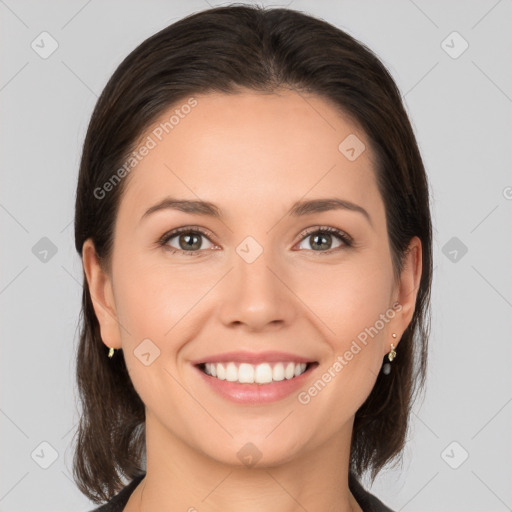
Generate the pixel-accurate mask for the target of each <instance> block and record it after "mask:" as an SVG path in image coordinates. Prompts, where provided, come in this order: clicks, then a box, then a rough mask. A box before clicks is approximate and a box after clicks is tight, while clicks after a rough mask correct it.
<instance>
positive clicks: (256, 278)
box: [219, 250, 297, 331]
mask: <svg viewBox="0 0 512 512" xmlns="http://www.w3.org/2000/svg"><path fill="white" fill-rule="evenodd" d="M267 252H269V251H265V250H264V251H263V253H262V254H261V255H260V256H259V257H258V258H257V259H256V260H255V261H253V262H252V263H248V262H247V261H245V260H244V259H243V258H241V257H239V256H238V254H236V255H235V257H234V258H233V264H234V268H233V269H232V270H231V272H229V274H228V276H226V279H225V280H224V283H223V290H222V291H223V296H222V299H221V305H220V309H219V311H220V318H221V320H222V322H223V323H224V324H225V325H226V326H232V325H244V326H245V327H246V328H247V329H248V330H249V331H261V330H265V329H268V328H271V329H272V328H277V327H279V326H281V327H282V326H284V325H289V324H290V323H291V322H293V319H294V318H295V316H296V314H297V306H296V302H297V299H296V298H295V295H294V294H293V291H292V290H291V289H290V284H289V283H287V279H286V276H285V274H286V273H285V272H284V271H283V269H282V268H281V269H280V268H279V266H278V265H277V264H276V263H275V262H272V261H271V259H270V258H269V257H267Z"/></svg>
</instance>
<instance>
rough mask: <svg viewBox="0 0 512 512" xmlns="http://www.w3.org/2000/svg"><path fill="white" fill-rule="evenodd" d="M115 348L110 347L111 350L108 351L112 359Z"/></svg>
mask: <svg viewBox="0 0 512 512" xmlns="http://www.w3.org/2000/svg"><path fill="white" fill-rule="evenodd" d="M114 350H115V349H114V347H110V350H109V351H108V357H110V358H111V357H112V356H113V355H114Z"/></svg>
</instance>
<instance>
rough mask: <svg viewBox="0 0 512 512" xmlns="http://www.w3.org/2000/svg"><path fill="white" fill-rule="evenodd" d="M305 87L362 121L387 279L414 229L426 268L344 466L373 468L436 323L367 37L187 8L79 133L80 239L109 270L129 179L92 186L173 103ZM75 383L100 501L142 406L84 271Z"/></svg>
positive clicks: (141, 441) (83, 445)
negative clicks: (384, 237)
mask: <svg viewBox="0 0 512 512" xmlns="http://www.w3.org/2000/svg"><path fill="white" fill-rule="evenodd" d="M284 87H287V88H290V89H293V90H295V91H297V92H304V93H313V94H316V95H319V96H320V97H322V98H324V99H325V100H328V101H330V103H331V104H332V105H334V106H335V107H336V108H338V109H339V111H340V112H343V113H344V115H348V116H350V118H351V119H352V120H353V121H354V122H355V123H357V124H358V126H359V127H361V128H362V130H363V131H364V133H365V134H366V135H367V137H368V140H369V142H370V144H371V147H372V150H373V152H374V154H375V155H376V169H375V172H376V176H377V183H378V187H379V191H380V193H381V195H382V198H383V201H384V204H385V209H386V222H387V229H388V235H389V242H390V247H391V253H392V259H393V268H394V272H395V277H398V276H400V272H401V271H402V268H403V267H402V265H403V259H404V256H405V253H406V250H407V247H408V244H409V242H410V240H411V238H412V237H414V236H418V237H419V238H420V239H421V242H422V260H423V272H422V276H421V281H420V284H419V290H418V293H417V298H416V309H415V312H414V315H413V318H412V320H411V323H410V324H409V326H408V327H407V329H406V330H405V332H404V333H403V336H402V339H401V342H400V345H399V349H398V357H397V358H396V360H395V361H393V363H392V371H391V373H390V374H389V375H384V374H383V373H382V372H381V373H380V374H379V376H378V377H377V381H376V384H375V386H374V388H373V390H372V391H371V393H370V395H369V396H368V398H367V400H366V401H365V402H364V404H363V405H362V406H361V407H360V408H359V410H358V411H357V413H356V415H355V421H354V430H353V437H352V445H351V456H350V469H351V470H352V471H354V472H355V474H356V475H357V476H361V475H362V473H363V472H365V471H368V470H369V471H371V478H372V480H373V479H374V478H375V476H376V474H377V473H378V471H380V470H381V469H382V467H383V466H384V465H385V464H387V463H389V462H390V461H392V460H395V459H397V458H399V456H400V455H401V453H402V450H403V447H404V444H405V438H406V434H407V429H408V421H409V414H410V409H411V406H412V402H413V400H414V399H415V396H416V392H417V391H418V390H420V389H422V388H423V387H424V383H425V374H426V363H427V343H428V337H429V330H430V311H429V308H430V287H431V279H432V240H431V238H432V233H431V230H432V228H431V218H430V208H429V192H428V183H427V177H426V174H425V169H424V166H423V163H422V159H421V156H420V152H419V149H418V145H417V143H416V140H415V136H414V133H413V129H412V127H411V124H410V122H409V119H408V116H407V114H406V111H405V109H404V106H403V104H402V100H401V96H400V93H399V91H398V89H397V87H396V85H395V83H394V81H393V79H392V77H391V75H390V74H389V72H388V71H387V70H386V68H385V67H384V66H383V64H382V63H381V62H380V61H379V59H378V58H377V57H376V56H375V55H374V54H373V53H372V52H371V51H370V50H369V49H368V48H367V47H366V46H364V45H363V44H361V43H360V42H358V41H356V40H355V39H354V38H353V37H351V36H350V35H348V34H347V33H345V32H343V31H342V30H340V29H338V28H336V27H334V26H332V25H330V24H329V23H327V22H325V21H323V20H320V19H316V18H314V17H311V16H308V15H306V14H303V13H301V12H298V11H294V10H290V9H281V8H279V9H266V8H263V7H260V6H240V5H231V6H227V7H218V8H213V9H208V10H205V11H202V12H198V13H195V14H192V15H190V16H188V17H186V18H183V19H181V20H180V21H178V22H176V23H173V24H172V25H170V26H168V27H166V28H164V29H163V30H161V31H160V32H158V33H156V34H155V35H153V36H151V37H150V38H148V39H147V40H145V41H144V42H143V43H142V44H140V45H139V46H138V47H137V48H136V49H135V50H134V51H132V52H131V53H130V54H129V55H128V56H127V57H126V58H125V59H124V60H123V62H122V63H121V64H120V65H119V67H118V68H117V69H116V71H115V72H114V74H113V75H112V77H111V78H110V80H109V81H108V83H107V85H106V86H105V88H104V90H103V92H102V94H101V96H100V98H99V99H98V102H97V104H96V107H95V109H94V112H93V114H92V117H91V120H90V124H89V128H88V131H87V135H86V138H85V142H84V146H83V153H82V159H81V163H80V172H79V177H78V185H77V191H76V205H75V207H76V210H75V246H76V250H77V251H78V253H79V254H80V256H81V253H82V246H83V243H84V241H85V240H86V239H88V238H91V239H92V240H93V242H94V245H95V249H96V252H97V254H98V257H99V259H100V262H101V263H102V265H104V268H105V269H106V270H110V261H111V249H112V242H113V240H112V237H113V228H114V222H115V219H116V215H117V211H118V207H119V203H120V200H121V197H122V191H123V186H124V185H125V181H126V180H123V181H122V182H121V183H119V185H117V186H115V187H113V189H112V190H111V191H110V192H109V193H108V194H107V195H106V196H105V197H103V198H101V199H99V198H98V197H97V195H98V194H95V191H96V190H98V187H101V186H102V185H103V184H104V183H106V182H107V181H108V180H109V179H110V178H111V177H112V174H113V171H115V170H116V169H118V168H120V166H121V165H122V164H123V162H125V160H126V158H127V155H129V154H130V153H131V152H132V151H133V149H134V147H135V144H136V143H137V141H138V139H139V138H140V137H141V136H142V134H143V133H144V132H145V131H146V130H147V128H148V127H149V126H150V125H151V123H153V122H154V121H155V119H156V118H157V117H158V116H159V115H161V114H162V113H163V112H164V111H165V110H167V109H168V108H169V107H170V106H172V105H173V104H176V103H177V102H179V101H182V100H183V99H184V98H187V97H190V95H192V94H201V93H208V92H214V91H215V92H223V93H226V94H230V93H236V92H237V91H238V90H240V89H241V88H246V89H249V90H254V91H263V92H273V91H276V90H278V89H279V88H284ZM81 313H82V316H81V320H82V322H81V326H80V342H79V346H78V352H77V382H78V390H79V395H80V401H81V404H82V408H83V411H82V414H81V419H80V424H79V427H78V432H77V443H76V448H75V453H74V461H73V474H74V478H75V481H76V482H77V485H78V487H79V488H80V490H81V491H82V492H83V493H84V494H86V495H87V496H88V497H89V498H90V499H92V500H93V501H94V502H96V503H99V502H102V501H108V500H109V499H110V498H111V497H112V496H113V495H114V494H115V493H117V492H118V491H119V490H120V489H121V488H122V487H123V485H125V484H124V483H123V482H122V480H121V477H123V478H128V479H132V478H134V477H135V476H137V475H139V474H141V473H142V472H143V471H144V450H145V423H144V420H145V412H144V404H143V402H142V400H141V399H140V397H139V396H138V394H137V392H136V391H135V389H134V387H133V385H132V382H131V380H130V377H129V374H128V372H127V369H126V366H125V362H124V358H123V357H122V355H121V354H116V355H115V356H114V357H113V358H112V359H109V358H107V351H108V349H107V347H106V346H105V345H104V343H103V342H102V340H101V337H100V330H99V324H98V320H97V318H96V315H95V313H94V309H93V306H92V302H91V297H90V293H89V288H88V284H87V280H86V277H85V273H84V287H83V295H82V312H81Z"/></svg>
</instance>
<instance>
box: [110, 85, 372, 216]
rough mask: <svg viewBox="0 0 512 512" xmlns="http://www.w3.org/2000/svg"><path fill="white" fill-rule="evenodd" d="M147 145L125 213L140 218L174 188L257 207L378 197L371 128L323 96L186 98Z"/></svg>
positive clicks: (177, 192) (147, 136) (130, 182)
mask: <svg viewBox="0 0 512 512" xmlns="http://www.w3.org/2000/svg"><path fill="white" fill-rule="evenodd" d="M191 105H193V106H191ZM340 144H341V146H340ZM143 145H146V146H147V147H150V149H149V150H147V151H144V153H145V156H143V157H142V158H140V160H139V161H138V163H137V165H136V166H135V167H134V168H133V170H131V171H130V172H129V175H128V179H127V182H126V183H125V184H124V185H125V187H126V189H125V191H124V194H123V198H122V201H121V206H120V210H119V215H120V216H121V214H123V215H124V214H128V215H131V216H134V215H138V216H139V217H140V216H141V215H142V214H143V210H145V209H147V208H148V207H149V206H151V205H152V204H153V203H155V202H156V201H157V200H159V199H162V198H163V197H164V196H165V195H173V196H179V197H184V198H190V199H197V198H200V199H203V200H207V201H211V202H214V203H217V204H220V205H222V207H224V206H225V207H226V209H227V210H229V208H230V205H232V206H233V208H235V207H236V209H237V212H236V213H237V214H238V213H242V212H241V209H243V208H244V207H245V208H247V209H248V211H249V208H252V210H251V211H252V212H253V214H254V204H258V205H261V206H262V207H264V208H267V209H272V208H274V207H275V208H276V209H282V208H284V207H285V206H286V205H287V204H291V203H293V202H295V201H297V200H299V199H301V198H303V197H304V196H315V197H319V196H327V195H328V196H334V195H338V196H342V197H345V198H346V199H349V200H351V201H354V202H359V203H365V204H366V205H367V206H368V207H369V208H371V203H372V202H373V203H376V201H378V200H379V198H378V195H379V194H378V191H377V188H376V182H375V176H374V158H373V155H372V153H371V149H370V147H369V143H368V141H367V138H366V136H365V134H364V133H363V132H362V131H361V130H360V128H359V127H358V126H357V125H355V124H354V123H353V122H351V121H350V119H349V118H348V116H345V115H343V113H341V112H340V111H339V110H338V109H336V108H335V107H334V106H333V105H332V104H331V103H329V102H328V101H327V100H325V99H323V98H320V97H318V96H315V95H305V94H302V93H301V94H299V93H297V92H294V91H287V90H285V91H280V92H278V93H259V92H240V93H236V94H223V93H211V94H205V95H196V96H193V98H192V100H191V99H190V98H185V99H184V100H182V102H180V103H178V104H176V105H173V106H172V107H171V108H169V109H168V110H166V111H165V112H164V113H162V115H161V116H160V117H159V118H158V119H157V120H156V122H155V123H153V125H152V126H151V127H150V128H149V129H148V130H147V131H146V132H145V133H144V134H143V135H142V137H141V138H140V141H139V145H138V146H137V148H141V147H142V146H143ZM352 149H353V150H354V151H352ZM347 150H349V152H347ZM139 153H142V152H140V151H139ZM359 153H360V154H359ZM354 155H355V156H356V157H357V158H354ZM358 155H359V156H358ZM240 197H243V198H244V199H245V201H244V202H243V203H241V202H240ZM276 211H277V210H276ZM227 213H228V214H229V211H227ZM247 213H248V212H247Z"/></svg>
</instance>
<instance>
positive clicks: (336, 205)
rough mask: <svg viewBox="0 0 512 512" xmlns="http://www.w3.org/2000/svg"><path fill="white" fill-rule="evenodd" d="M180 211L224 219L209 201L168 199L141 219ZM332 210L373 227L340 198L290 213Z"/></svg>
mask: <svg viewBox="0 0 512 512" xmlns="http://www.w3.org/2000/svg"><path fill="white" fill-rule="evenodd" d="M166 209H171V210H178V211H181V212H185V213H194V214H197V215H206V216H210V217H215V218H217V219H222V211H221V210H220V208H219V207H218V206H216V205H215V204H213V203H210V202H208V201H195V200H191V199H176V198H173V197H166V198H164V199H162V200H161V201H160V202H158V203H157V204H155V205H153V206H151V207H150V208H148V209H147V210H146V211H145V212H144V214H143V215H142V217H141V219H140V220H141V221H142V220H143V219H144V218H146V217H148V216H149V215H151V214H152V213H154V212H157V211H160V210H166ZM330 210H350V211H354V212H358V213H361V214H362V215H363V216H364V217H365V218H366V220H367V221H368V222H369V224H370V225H371V226H372V227H373V223H372V219H371V217H370V214H369V213H368V212H367V211H366V210H365V209H364V208H363V207H362V206H359V205H357V204H355V203H352V202H351V201H347V200H344V199H338V198H335V197H333V198H325V199H311V200H309V201H297V202H296V203H294V204H293V206H292V207H291V208H290V211H289V212H288V213H289V215H291V216H292V217H302V216H305V215H311V214H313V213H319V212H326V211H330Z"/></svg>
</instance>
